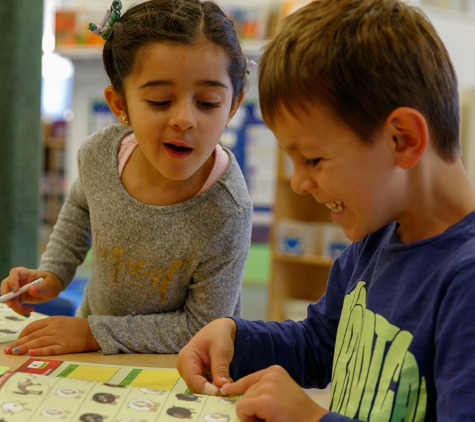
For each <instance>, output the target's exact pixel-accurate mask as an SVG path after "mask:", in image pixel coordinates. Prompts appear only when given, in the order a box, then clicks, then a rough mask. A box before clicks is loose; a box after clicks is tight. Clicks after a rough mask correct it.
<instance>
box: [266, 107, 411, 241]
mask: <svg viewBox="0 0 475 422" xmlns="http://www.w3.org/2000/svg"><path fill="white" fill-rule="evenodd" d="M271 129H272V131H273V132H274V135H275V136H276V138H277V141H278V143H279V145H280V147H281V148H282V149H283V150H284V151H285V152H286V153H287V154H288V155H289V157H290V158H291V159H292V162H293V164H294V174H293V176H292V180H291V186H292V190H294V191H295V192H296V193H299V194H305V193H309V194H311V195H313V197H314V198H315V199H316V200H317V201H318V202H321V203H325V204H326V205H327V206H328V207H329V208H330V209H331V210H329V212H331V216H332V220H333V221H334V222H335V223H337V224H338V225H340V226H341V227H342V228H343V229H344V231H345V234H346V236H347V237H348V238H349V239H350V240H352V241H359V240H361V239H362V238H363V237H364V236H365V235H367V234H368V233H371V232H374V231H375V230H378V229H379V228H381V227H383V226H384V225H386V224H388V223H389V222H390V221H393V220H396V219H397V217H398V216H399V213H400V212H401V211H402V210H403V209H404V207H405V205H404V204H405V202H406V201H407V199H406V197H405V195H404V192H405V190H404V189H401V186H403V185H402V184H403V183H404V176H403V171H402V170H401V169H400V168H399V167H398V166H397V165H396V161H395V155H394V151H393V149H392V148H391V145H392V141H391V139H392V138H391V137H390V136H388V134H385V133H382V134H380V135H379V136H378V138H377V139H375V142H374V144H372V145H367V144H365V143H363V141H362V140H361V139H360V138H358V136H357V135H356V134H355V132H353V131H352V130H350V129H349V128H348V127H347V126H346V125H344V124H342V123H341V122H340V121H339V120H337V119H336V118H335V117H334V116H333V114H332V113H330V112H329V111H328V110H327V109H326V108H324V107H316V106H309V107H308V108H307V111H306V112H300V113H299V118H296V117H294V116H293V115H292V114H290V113H289V112H288V111H286V110H285V109H283V117H282V119H280V120H279V121H278V122H277V123H276V124H275V125H274V126H273V127H271Z"/></svg>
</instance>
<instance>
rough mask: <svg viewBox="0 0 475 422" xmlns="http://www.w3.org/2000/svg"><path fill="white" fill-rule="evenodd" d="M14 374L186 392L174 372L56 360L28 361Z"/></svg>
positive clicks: (32, 359) (33, 359)
mask: <svg viewBox="0 0 475 422" xmlns="http://www.w3.org/2000/svg"><path fill="white" fill-rule="evenodd" d="M15 372H26V373H28V374H33V375H46V376H52V377H58V378H69V379H75V380H79V381H93V382H99V383H108V384H114V385H120V386H124V387H125V386H130V387H140V388H151V389H158V390H165V391H177V392H186V391H187V387H186V384H185V382H184V381H183V379H182V378H181V377H180V374H179V373H178V371H177V370H176V369H168V368H148V367H147V368H143V367H136V366H118V365H103V364H94V363H83V362H69V361H62V360H56V359H43V358H30V359H28V360H27V361H26V362H25V363H24V364H23V365H21V366H20V367H19V368H17V369H16V370H15Z"/></svg>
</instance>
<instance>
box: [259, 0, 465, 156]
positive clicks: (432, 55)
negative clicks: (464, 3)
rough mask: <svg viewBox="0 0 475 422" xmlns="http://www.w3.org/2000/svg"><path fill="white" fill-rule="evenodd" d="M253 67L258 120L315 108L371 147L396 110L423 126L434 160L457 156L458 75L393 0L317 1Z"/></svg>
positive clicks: (293, 18) (414, 16)
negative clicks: (409, 111) (417, 116)
mask: <svg viewBox="0 0 475 422" xmlns="http://www.w3.org/2000/svg"><path fill="white" fill-rule="evenodd" d="M259 66H260V68H259V97H260V104H261V109H262V115H263V117H264V120H265V121H266V122H267V123H268V124H269V125H270V126H272V125H273V124H275V123H276V122H277V121H278V120H279V117H280V116H281V111H282V109H287V110H288V111H290V112H292V113H293V114H294V115H296V116H297V115H298V113H299V112H301V111H305V106H306V105H308V104H312V103H318V104H321V105H324V106H327V107H330V108H331V109H332V110H333V112H334V113H335V115H336V116H337V117H338V118H339V119H341V120H342V122H344V123H346V124H347V125H348V126H349V127H350V128H351V129H353V130H354V131H355V132H356V133H357V134H358V135H359V136H360V137H361V138H362V140H363V141H364V142H368V143H371V142H372V141H373V139H374V135H375V133H376V131H378V129H380V128H381V126H382V124H383V123H384V120H385V119H386V117H387V116H388V115H389V114H390V113H391V112H392V111H393V110H395V109H396V108H398V107H403V106H406V107H411V108H414V109H416V110H418V111H419V112H420V113H421V114H422V115H423V116H424V117H425V119H426V120H427V122H428V127H429V132H430V135H431V139H432V141H433V144H434V147H435V149H436V151H437V152H438V154H439V155H440V156H441V157H442V158H443V159H444V160H446V161H448V162H451V161H454V160H455V159H456V157H457V156H458V155H459V153H460V145H459V98H458V87H457V77H456V75H455V71H454V68H453V65H452V63H451V60H450V58H449V55H448V53H447V50H446V49H445V46H444V45H443V43H442V41H441V40H440V38H439V37H438V35H437V33H436V31H435V29H434V28H433V26H432V24H431V23H430V22H429V20H428V19H427V18H426V16H425V15H424V14H423V13H422V12H421V11H420V10H419V9H418V8H416V7H414V6H411V5H408V4H406V3H403V2H402V1H398V0H316V1H313V2H312V3H309V4H308V5H306V6H304V7H302V8H301V9H299V10H297V11H296V12H294V13H293V14H291V15H289V16H288V17H287V18H286V19H285V20H284V23H283V26H282V28H281V30H280V31H279V32H278V34H277V36H276V37H275V38H274V39H273V40H272V41H270V42H269V44H268V45H267V46H266V48H265V52H264V54H263V56H262V59H261V63H260V65H259Z"/></svg>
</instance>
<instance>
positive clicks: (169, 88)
mask: <svg viewBox="0 0 475 422" xmlns="http://www.w3.org/2000/svg"><path fill="white" fill-rule="evenodd" d="M228 65H229V61H228V57H227V55H226V53H225V52H224V50H222V49H221V48H219V47H217V46H216V45H215V44H213V43H211V42H209V41H206V40H205V41H202V42H200V43H198V44H195V45H184V44H177V43H167V42H162V43H154V44H151V45H148V46H145V47H143V48H142V49H141V50H140V51H139V52H138V54H137V57H136V63H135V66H134V72H133V73H132V75H131V76H130V77H128V78H127V79H126V81H125V104H126V112H127V117H128V120H129V122H130V124H131V125H132V127H133V130H134V133H135V136H136V138H137V141H138V143H139V148H140V152H141V153H142V154H143V156H144V157H145V158H146V160H143V161H144V165H145V166H147V167H148V169H147V170H146V171H147V172H148V174H149V175H152V176H153V177H158V178H165V179H168V180H172V181H185V180H189V181H190V183H194V182H195V181H197V180H201V179H202V177H203V175H202V174H200V173H201V172H208V173H209V170H210V166H209V163H210V162H211V163H212V162H213V161H212V160H213V157H212V153H213V151H214V149H215V147H216V144H217V143H218V141H219V140H220V138H221V135H222V133H223V130H224V128H225V126H226V124H227V123H228V121H229V120H230V119H231V118H232V116H233V115H234V113H235V112H236V110H237V108H238V107H239V104H240V102H241V100H242V98H240V99H239V101H237V102H236V101H235V102H233V87H232V83H231V79H230V77H229V74H228ZM206 163H208V165H207V166H206ZM200 178H201V179H200Z"/></svg>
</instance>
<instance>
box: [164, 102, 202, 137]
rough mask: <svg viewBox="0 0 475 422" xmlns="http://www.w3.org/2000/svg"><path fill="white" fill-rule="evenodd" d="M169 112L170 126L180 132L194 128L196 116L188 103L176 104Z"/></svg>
mask: <svg viewBox="0 0 475 422" xmlns="http://www.w3.org/2000/svg"><path fill="white" fill-rule="evenodd" d="M170 112H171V117H170V126H172V127H174V128H176V129H179V130H181V131H182V132H184V131H185V130H190V129H194V128H196V116H195V114H194V110H193V107H192V106H191V105H190V104H177V106H176V107H174V108H173V109H172V110H171V111H170Z"/></svg>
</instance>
